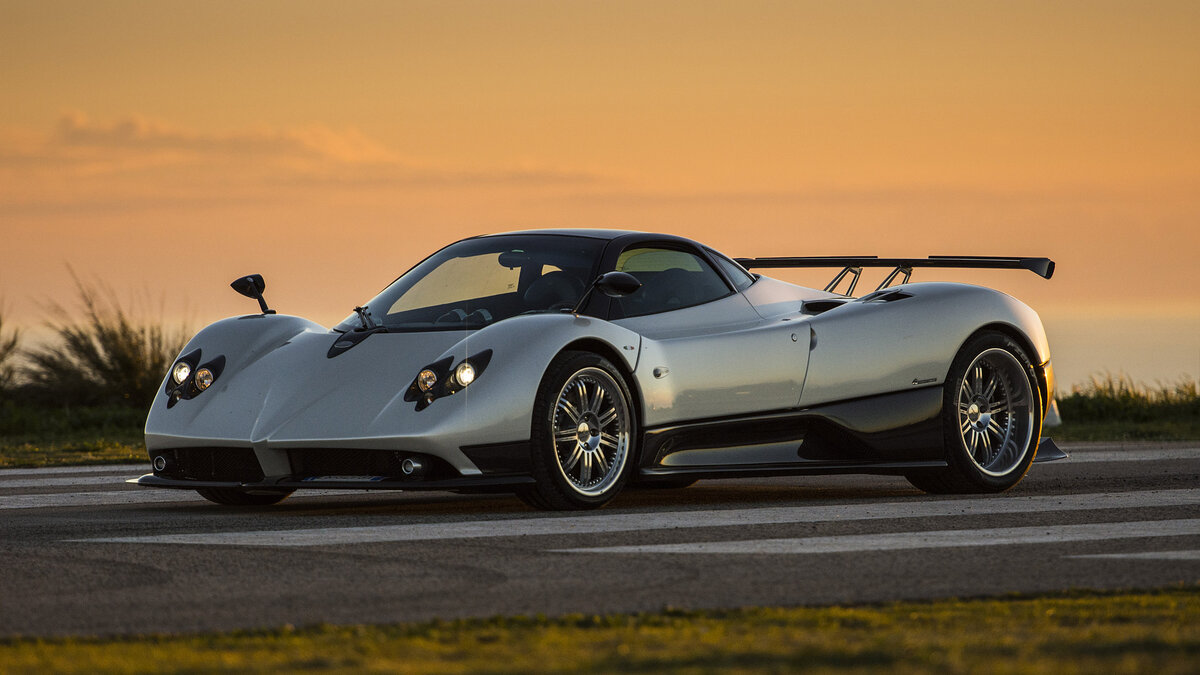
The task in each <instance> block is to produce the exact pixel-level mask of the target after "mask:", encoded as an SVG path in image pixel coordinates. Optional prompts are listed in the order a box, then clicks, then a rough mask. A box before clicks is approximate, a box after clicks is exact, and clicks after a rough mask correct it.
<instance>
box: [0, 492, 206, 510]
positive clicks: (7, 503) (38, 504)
mask: <svg viewBox="0 0 1200 675" xmlns="http://www.w3.org/2000/svg"><path fill="white" fill-rule="evenodd" d="M198 499H203V497H201V496H200V495H198V494H196V493H195V492H192V491H191V490H153V491H151V490H144V489H143V490H108V491H105V492H55V493H52V494H45V495H3V496H0V511H3V510H7V509H46V508H55V507H59V506H119V505H121V504H146V503H150V502H183V501H196V500H198Z"/></svg>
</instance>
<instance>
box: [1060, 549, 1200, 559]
mask: <svg viewBox="0 0 1200 675" xmlns="http://www.w3.org/2000/svg"><path fill="white" fill-rule="evenodd" d="M1063 557H1064V558H1109V559H1112V560H1121V559H1128V560H1197V561H1200V551H1146V552H1144V553H1093V554H1091V555H1068V556H1063Z"/></svg>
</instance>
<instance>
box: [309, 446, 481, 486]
mask: <svg viewBox="0 0 1200 675" xmlns="http://www.w3.org/2000/svg"><path fill="white" fill-rule="evenodd" d="M287 453H288V459H289V460H290V461H291V464H292V474H293V475H295V476H298V477H306V478H307V477H313V476H388V477H392V478H398V479H402V480H409V478H408V477H406V476H405V475H404V470H403V468H402V465H403V463H404V460H405V459H414V460H418V459H419V460H420V461H421V462H422V464H423V465H424V466H425V467H426V469H425V470H424V472H423V473H422V475H421V478H422V479H424V480H441V479H448V478H458V477H459V473H458V472H457V471H455V470H454V467H452V466H450V464H449V463H448V462H446V460H444V459H441V458H438V457H434V456H432V455H423V454H420V453H415V452H403V451H400V450H348V449H346V448H297V449H292V450H288V451H287Z"/></svg>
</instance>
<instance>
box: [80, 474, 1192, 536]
mask: <svg viewBox="0 0 1200 675" xmlns="http://www.w3.org/2000/svg"><path fill="white" fill-rule="evenodd" d="M1198 504H1200V488H1193V489H1183V490H1152V491H1146V492H1118V493H1099V494H1083V495H1056V496H1033V497H975V498H968V499H949V500H936V501H931V500H924V499H921V498H913V499H912V500H911V501H903V502H886V503H877V504H837V505H832V504H831V505H826V506H787V507H773V508H760V509H730V510H720V511H675V512H665V513H609V514H599V515H591V516H554V515H548V516H541V517H534V518H520V519H503V520H476V521H465V522H449V523H413V524H401V525H378V526H372V527H328V528H317V529H306V530H299V529H297V530H266V531H259V532H244V531H243V532H213V533H190V532H189V533H181V534H162V535H146V536H137V537H106V538H103V539H83V540H76V541H96V542H126V543H155V544H202V545H225V546H328V545H338V544H360V543H370V542H395V541H431V540H438V539H476V538H487V537H523V536H537V535H563V534H593V533H603V532H637V531H646V530H670V529H677V528H704V527H745V526H749V525H777V524H787V523H819V522H837V521H846V522H850V521H859V520H879V519H892V518H930V517H937V516H971V515H987V514H996V513H1049V512H1056V511H1083V510H1095V509H1133V508H1147V507H1161V506H1191V505H1198Z"/></svg>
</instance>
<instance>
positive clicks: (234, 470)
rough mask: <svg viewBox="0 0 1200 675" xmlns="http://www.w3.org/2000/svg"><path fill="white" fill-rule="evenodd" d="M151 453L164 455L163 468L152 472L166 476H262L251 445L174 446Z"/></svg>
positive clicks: (251, 478)
mask: <svg viewBox="0 0 1200 675" xmlns="http://www.w3.org/2000/svg"><path fill="white" fill-rule="evenodd" d="M152 455H153V456H152V457H151V459H153V457H157V456H162V457H164V458H166V460H167V465H166V468H165V469H163V470H162V471H158V470H156V471H155V472H154V473H155V474H157V475H160V476H163V477H165V478H184V479H190V480H212V481H237V482H242V483H254V482H258V481H260V480H262V479H263V471H262V467H261V466H259V464H258V457H256V456H255V455H254V450H253V449H251V448H176V449H174V450H159V451H155V452H154V453H152Z"/></svg>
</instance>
